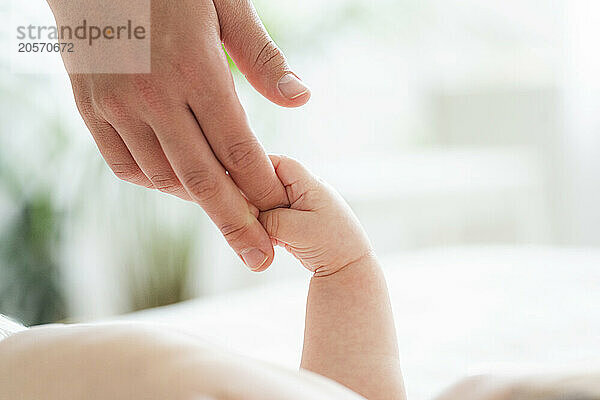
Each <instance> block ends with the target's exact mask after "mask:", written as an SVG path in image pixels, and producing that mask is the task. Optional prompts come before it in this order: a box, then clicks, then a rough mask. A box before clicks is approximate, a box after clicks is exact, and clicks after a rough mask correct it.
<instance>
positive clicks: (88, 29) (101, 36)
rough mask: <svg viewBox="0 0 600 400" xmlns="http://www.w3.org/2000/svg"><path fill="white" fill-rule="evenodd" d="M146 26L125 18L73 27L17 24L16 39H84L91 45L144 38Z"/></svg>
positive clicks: (85, 21)
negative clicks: (121, 23) (96, 42)
mask: <svg viewBox="0 0 600 400" xmlns="http://www.w3.org/2000/svg"><path fill="white" fill-rule="evenodd" d="M146 35H147V32H146V28H145V27H144V26H142V25H134V24H133V22H132V21H131V20H127V23H126V24H123V25H104V26H97V25H88V22H87V20H85V19H84V20H83V21H82V23H81V24H79V25H77V26H75V27H73V26H70V25H61V26H52V25H51V26H40V25H28V26H17V40H40V41H43V40H51V41H57V40H58V41H65V40H74V39H77V40H86V41H87V43H88V44H89V45H90V46H92V45H93V44H94V42H95V41H96V40H144V39H146Z"/></svg>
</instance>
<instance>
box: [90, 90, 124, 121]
mask: <svg viewBox="0 0 600 400" xmlns="http://www.w3.org/2000/svg"><path fill="white" fill-rule="evenodd" d="M93 102H94V103H95V104H96V107H98V109H99V110H100V111H101V112H102V113H103V114H104V115H105V116H106V117H108V118H110V119H114V120H127V118H128V116H129V115H130V112H129V108H128V106H127V104H126V103H125V101H123V100H122V99H121V98H120V97H119V96H118V95H116V94H112V93H102V94H97V95H95V96H94V99H93Z"/></svg>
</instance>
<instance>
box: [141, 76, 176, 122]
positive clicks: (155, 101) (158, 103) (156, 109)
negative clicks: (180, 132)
mask: <svg viewBox="0 0 600 400" xmlns="http://www.w3.org/2000/svg"><path fill="white" fill-rule="evenodd" d="M132 81H133V88H134V89H133V90H134V92H135V96H136V98H137V99H138V100H139V101H140V102H141V103H142V104H143V105H144V106H145V107H147V108H148V110H149V111H151V112H153V113H157V114H161V115H162V114H163V113H164V111H165V110H166V109H167V106H168V99H167V97H166V96H164V95H163V89H162V87H161V85H160V84H159V82H157V80H156V79H154V78H151V77H146V76H144V75H135V76H134V77H133V78H132Z"/></svg>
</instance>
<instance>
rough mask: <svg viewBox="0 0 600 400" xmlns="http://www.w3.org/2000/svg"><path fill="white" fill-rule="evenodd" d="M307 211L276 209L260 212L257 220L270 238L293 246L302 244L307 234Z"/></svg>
mask: <svg viewBox="0 0 600 400" xmlns="http://www.w3.org/2000/svg"><path fill="white" fill-rule="evenodd" d="M308 213H309V212H307V211H299V210H292V209H289V208H276V209H274V210H270V211H264V212H261V213H260V214H259V216H258V220H259V221H260V223H261V224H262V226H263V227H264V228H265V230H266V231H267V233H268V234H269V236H270V237H272V238H275V239H277V240H279V241H280V242H283V243H286V244H290V245H294V244H300V243H302V241H303V239H305V236H306V234H307V232H309V231H308V230H307V229H306V228H307V225H308V221H307V218H308V215H307V214H308Z"/></svg>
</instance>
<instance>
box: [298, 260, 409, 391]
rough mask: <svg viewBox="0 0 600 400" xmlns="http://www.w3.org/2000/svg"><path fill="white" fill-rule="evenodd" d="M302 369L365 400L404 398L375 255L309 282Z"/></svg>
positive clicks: (391, 328)
mask: <svg viewBox="0 0 600 400" xmlns="http://www.w3.org/2000/svg"><path fill="white" fill-rule="evenodd" d="M301 367H302V368H304V369H307V370H310V371H313V372H316V373H318V374H321V375H323V376H326V377H328V378H330V379H333V380H335V381H337V382H339V383H341V384H343V385H345V386H347V387H349V388H350V389H352V390H354V391H355V392H357V393H359V394H361V395H363V396H365V397H366V398H368V399H369V400H374V399H387V400H389V399H404V398H405V395H404V388H403V383H402V374H401V371H400V365H399V358H398V348H397V339H396V332H395V327H394V321H393V316H392V310H391V306H390V302H389V297H388V291H387V287H386V283H385V279H384V277H383V273H382V271H381V269H380V267H379V265H378V262H377V260H376V259H375V257H374V256H371V255H369V256H366V257H364V258H363V259H361V260H359V261H357V262H355V263H352V264H350V265H349V266H347V267H346V268H344V269H342V270H340V271H338V272H337V273H335V274H333V275H330V276H324V277H313V278H312V280H311V283H310V289H309V294H308V301H307V310H306V328H305V333H304V349H303V353H302V364H301Z"/></svg>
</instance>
